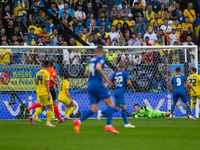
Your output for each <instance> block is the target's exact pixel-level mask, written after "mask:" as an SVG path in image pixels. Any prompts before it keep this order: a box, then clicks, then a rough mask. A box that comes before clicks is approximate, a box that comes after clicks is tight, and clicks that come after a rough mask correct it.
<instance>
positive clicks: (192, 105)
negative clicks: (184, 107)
mask: <svg viewBox="0 0 200 150" xmlns="http://www.w3.org/2000/svg"><path fill="white" fill-rule="evenodd" d="M194 106H195V105H194V104H191V106H190V107H191V112H192V111H193V109H194Z"/></svg>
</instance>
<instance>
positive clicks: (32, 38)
mask: <svg viewBox="0 0 200 150" xmlns="http://www.w3.org/2000/svg"><path fill="white" fill-rule="evenodd" d="M34 30H35V29H34V28H31V29H30V33H28V42H30V43H31V45H35V43H36V42H37V35H36V34H34Z"/></svg>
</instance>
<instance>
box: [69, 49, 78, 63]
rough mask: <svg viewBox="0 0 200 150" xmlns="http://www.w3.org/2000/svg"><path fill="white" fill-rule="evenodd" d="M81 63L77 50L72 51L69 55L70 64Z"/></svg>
mask: <svg viewBox="0 0 200 150" xmlns="http://www.w3.org/2000/svg"><path fill="white" fill-rule="evenodd" d="M80 63H81V53H79V52H78V50H77V49H74V50H73V52H72V53H71V54H70V64H80Z"/></svg>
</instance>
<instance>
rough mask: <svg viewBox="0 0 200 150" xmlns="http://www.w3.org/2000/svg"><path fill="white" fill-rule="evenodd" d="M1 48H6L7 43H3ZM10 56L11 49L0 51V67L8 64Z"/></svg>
mask: <svg viewBox="0 0 200 150" xmlns="http://www.w3.org/2000/svg"><path fill="white" fill-rule="evenodd" d="M2 46H8V43H7V42H6V41H3V42H2ZM12 54H13V53H12V50H11V49H0V65H7V64H9V63H10V62H11V59H12Z"/></svg>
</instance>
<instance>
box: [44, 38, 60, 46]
mask: <svg viewBox="0 0 200 150" xmlns="http://www.w3.org/2000/svg"><path fill="white" fill-rule="evenodd" d="M46 46H58V45H57V44H55V43H54V37H53V36H52V35H51V36H49V43H48V44H47V45H46Z"/></svg>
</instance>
